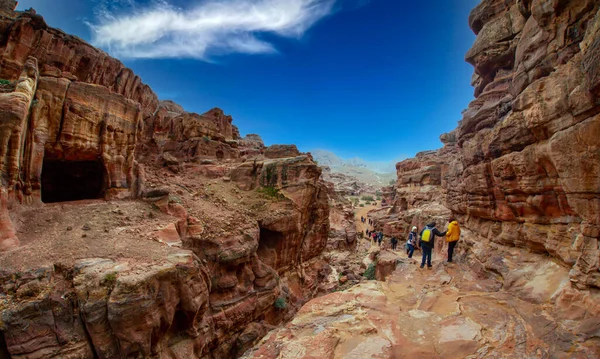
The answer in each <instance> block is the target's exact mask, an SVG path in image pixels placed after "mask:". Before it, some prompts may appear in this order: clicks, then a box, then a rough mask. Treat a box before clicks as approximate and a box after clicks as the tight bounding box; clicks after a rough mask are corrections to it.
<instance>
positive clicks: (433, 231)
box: [419, 222, 446, 269]
mask: <svg viewBox="0 0 600 359" xmlns="http://www.w3.org/2000/svg"><path fill="white" fill-rule="evenodd" d="M419 235H420V236H421V251H422V252H423V259H422V260H421V268H423V267H425V261H427V268H429V269H431V251H432V250H433V246H434V243H435V236H439V237H443V236H445V235H446V232H440V231H438V229H437V228H435V222H431V223H429V224H428V225H426V226H425V228H423V230H422V231H421V233H420V234H419Z"/></svg>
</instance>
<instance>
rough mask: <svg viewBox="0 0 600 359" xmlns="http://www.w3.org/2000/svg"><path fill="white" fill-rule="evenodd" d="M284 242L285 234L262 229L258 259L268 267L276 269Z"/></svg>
mask: <svg viewBox="0 0 600 359" xmlns="http://www.w3.org/2000/svg"><path fill="white" fill-rule="evenodd" d="M282 241H283V233H281V232H276V231H271V230H268V229H266V228H262V227H260V237H259V239H258V250H257V251H256V253H257V254H258V258H260V260H261V261H262V262H263V263H265V264H266V265H268V266H270V267H272V268H276V266H275V264H276V262H277V253H278V251H279V249H280V248H279V247H280V246H281V244H282Z"/></svg>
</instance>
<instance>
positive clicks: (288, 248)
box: [0, 1, 337, 358]
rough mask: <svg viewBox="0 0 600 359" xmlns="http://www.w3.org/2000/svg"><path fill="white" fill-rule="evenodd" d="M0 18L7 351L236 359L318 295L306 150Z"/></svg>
mask: <svg viewBox="0 0 600 359" xmlns="http://www.w3.org/2000/svg"><path fill="white" fill-rule="evenodd" d="M6 3H7V4H9V3H10V1H9V2H6ZM0 5H2V6H3V8H2V9H3V13H4V15H0V39H1V41H0V54H1V56H0V78H2V79H3V80H5V81H2V85H1V87H0V121H1V123H0V176H1V180H2V183H1V186H0V190H1V192H0V262H1V263H2V266H1V267H2V268H0V356H2V357H5V356H6V357H10V358H116V357H123V358H125V357H159V358H194V357H195V358H229V357H235V356H238V355H241V354H242V353H243V352H244V351H245V350H246V349H247V348H249V347H251V346H252V345H253V343H254V342H255V341H256V340H257V339H259V338H260V337H261V336H262V335H264V334H265V333H266V332H267V330H269V329H271V328H272V326H274V325H276V324H278V323H280V322H281V321H283V320H287V319H290V318H291V316H292V315H293V314H294V312H295V311H296V310H297V309H298V308H299V307H300V306H301V305H302V304H303V303H304V302H306V301H307V300H308V299H310V298H311V297H313V296H315V295H316V294H317V293H319V292H320V291H321V290H322V289H321V288H320V283H321V282H323V281H324V279H325V278H326V277H328V276H329V275H330V274H331V269H330V267H329V265H328V264H327V263H326V262H324V261H323V260H322V259H321V258H320V255H321V252H322V251H323V249H324V248H325V246H326V244H327V236H328V233H329V206H328V196H327V190H326V188H325V185H324V184H323V182H322V181H321V180H320V175H321V170H320V169H319V167H317V165H316V164H315V162H314V161H313V160H312V157H311V156H310V155H309V154H303V153H300V152H299V151H298V150H297V148H296V147H295V146H284V145H277V146H271V147H266V146H264V144H263V142H262V140H261V139H260V137H258V136H257V135H249V136H247V137H246V138H243V139H242V138H240V134H239V131H238V130H237V128H236V127H235V126H234V125H233V124H232V118H231V117H230V116H227V115H225V114H224V112H223V111H222V110H220V109H216V108H215V109H212V110H210V111H208V112H206V113H204V114H202V115H199V114H195V113H188V112H186V111H185V110H183V108H181V106H179V105H177V104H175V103H173V102H171V101H159V100H158V99H157V97H156V95H155V94H154V93H153V92H152V90H151V89H150V88H149V87H148V86H146V85H144V84H143V83H142V82H141V80H140V78H139V77H137V76H136V75H134V74H133V72H132V71H131V70H129V69H127V68H125V67H124V66H123V65H122V64H121V63H120V62H119V61H117V60H115V59H113V58H111V57H109V56H108V55H106V54H105V53H103V52H102V51H99V50H97V49H95V48H93V47H91V46H90V45H88V44H86V43H85V42H83V41H82V40H80V39H77V38H76V37H73V36H70V35H67V34H65V33H63V32H61V31H60V30H56V29H52V28H50V27H48V26H47V25H46V23H45V22H44V20H43V18H42V17H41V16H39V15H36V14H35V12H34V11H28V12H23V13H15V12H12V9H10V6H8V7H6V6H4V2H3V3H1V4H0ZM9 5H10V4H9ZM93 199H100V200H93ZM71 200H79V201H76V202H65V201H71ZM55 202H56V203H55ZM19 240H20V243H19ZM336 281H337V279H336Z"/></svg>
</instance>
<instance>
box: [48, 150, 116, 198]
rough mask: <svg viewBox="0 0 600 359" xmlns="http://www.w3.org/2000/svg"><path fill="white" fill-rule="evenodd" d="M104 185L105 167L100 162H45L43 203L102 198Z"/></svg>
mask: <svg viewBox="0 0 600 359" xmlns="http://www.w3.org/2000/svg"><path fill="white" fill-rule="evenodd" d="M104 183H105V180H104V166H103V165H102V162H100V161H99V160H96V161H64V160H44V164H43V166H42V202H44V203H53V202H66V201H77V200H82V199H95V198H102V196H103V192H104V187H105V186H104Z"/></svg>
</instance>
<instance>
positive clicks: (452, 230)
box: [446, 218, 460, 263]
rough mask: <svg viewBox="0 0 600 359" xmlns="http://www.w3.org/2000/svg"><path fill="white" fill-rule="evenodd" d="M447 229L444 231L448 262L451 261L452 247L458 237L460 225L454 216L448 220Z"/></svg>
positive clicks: (454, 245)
mask: <svg viewBox="0 0 600 359" xmlns="http://www.w3.org/2000/svg"><path fill="white" fill-rule="evenodd" d="M448 222H449V223H450V224H448V230H447V231H446V242H448V263H452V254H453V253H454V247H456V243H458V240H459V239H460V227H459V225H458V222H457V221H456V220H455V219H454V218H450V220H448Z"/></svg>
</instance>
